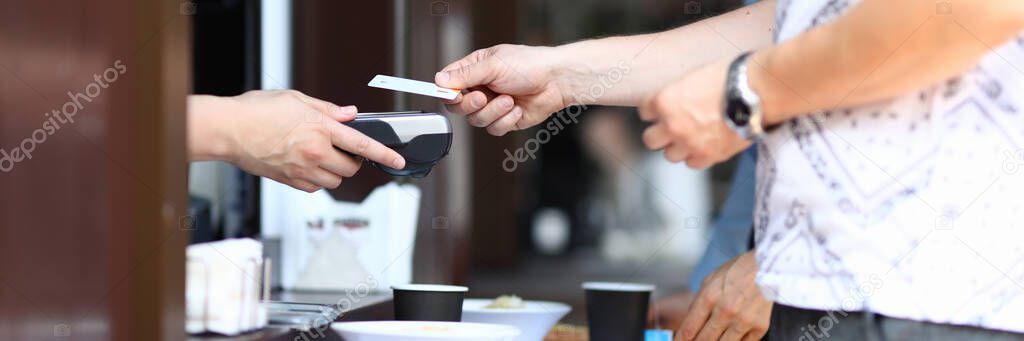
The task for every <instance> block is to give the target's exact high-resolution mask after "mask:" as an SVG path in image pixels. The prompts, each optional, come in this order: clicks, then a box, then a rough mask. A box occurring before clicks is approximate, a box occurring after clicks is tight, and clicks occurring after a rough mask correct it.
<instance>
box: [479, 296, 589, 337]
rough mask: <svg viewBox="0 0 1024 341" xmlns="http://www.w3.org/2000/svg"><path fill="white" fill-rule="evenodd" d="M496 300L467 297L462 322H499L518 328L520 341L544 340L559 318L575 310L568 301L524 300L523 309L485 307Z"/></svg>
mask: <svg viewBox="0 0 1024 341" xmlns="http://www.w3.org/2000/svg"><path fill="white" fill-rule="evenodd" d="M493 301H494V300H489V299H478V298H467V299H465V300H464V301H463V302H462V321H464V322H482V323H496V324H503V325H507V326H513V327H516V328H519V330H521V331H522V332H523V333H522V335H520V336H519V337H518V338H516V339H515V340H517V341H541V340H543V339H544V336H545V335H547V334H548V332H549V331H551V327H554V326H555V324H556V323H558V320H561V319H562V317H564V316H565V315H566V314H568V313H569V311H570V310H572V307H569V305H568V304H564V303H558V302H546V301H523V307H522V308H512V309H502V308H498V309H494V308H484V307H485V306H487V305H488V304H491V302H493Z"/></svg>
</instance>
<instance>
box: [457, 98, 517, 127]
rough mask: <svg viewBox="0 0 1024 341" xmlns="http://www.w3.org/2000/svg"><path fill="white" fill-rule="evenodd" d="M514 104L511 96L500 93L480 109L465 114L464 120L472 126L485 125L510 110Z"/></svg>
mask: <svg viewBox="0 0 1024 341" xmlns="http://www.w3.org/2000/svg"><path fill="white" fill-rule="evenodd" d="M514 105H515V101H513V100H512V96H509V95H501V96H498V97H497V98H495V99H494V100H493V101H490V103H487V105H486V106H484V108H483V109H480V111H477V112H475V113H473V114H471V115H469V116H466V121H467V122H469V124H470V125H472V126H474V127H479V128H482V127H486V126H489V125H491V123H494V121H496V120H497V119H498V118H499V117H502V116H504V115H505V114H507V113H509V112H510V111H512V106H514Z"/></svg>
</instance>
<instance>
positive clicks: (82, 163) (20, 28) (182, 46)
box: [0, 0, 190, 340]
mask: <svg viewBox="0 0 1024 341" xmlns="http://www.w3.org/2000/svg"><path fill="white" fill-rule="evenodd" d="M2 6H3V10H0V149H2V150H3V151H4V152H3V153H0V157H4V155H3V154H6V155H8V156H11V157H13V158H14V159H18V158H20V157H21V156H25V157H24V159H22V160H20V162H4V163H3V164H0V171H2V172H0V339H4V340H39V339H54V338H58V337H64V336H67V337H70V338H72V339H86V340H88V339H120V340H151V339H180V338H182V337H183V336H184V330H183V325H184V313H183V311H184V307H183V306H184V245H185V239H186V237H187V233H188V231H186V230H183V229H181V228H179V225H178V224H179V217H181V216H183V215H184V214H185V169H186V165H187V164H186V159H185V144H184V136H185V135H184V134H185V131H184V126H185V125H184V103H185V102H184V99H185V95H186V93H187V89H188V85H189V84H188V74H189V66H190V61H189V59H188V51H189V42H188V38H187V37H188V36H187V32H188V31H187V30H188V8H187V7H183V6H182V3H179V2H163V1H162V2H136V1H128V0H115V1H103V2H77V1H76V2H67V1H14V0H8V1H3V2H2ZM115 78H116V79H115ZM69 93H70V94H69ZM79 93H81V94H82V95H78V94H79ZM73 98H77V102H76V101H75V100H73ZM77 104H81V105H80V106H79V105H77ZM52 110H56V111H57V112H60V114H57V115H55V114H53V113H52ZM64 110H67V112H68V113H69V114H70V113H74V114H73V115H67V116H70V117H65V115H64V113H63V111H64ZM48 113H49V114H48ZM54 116H58V117H54ZM51 118H53V119H52V120H51ZM62 121H63V122H62ZM33 138H34V140H33ZM26 139H28V140H26ZM25 141H29V142H25ZM15 149H19V150H20V151H21V152H14V150H15ZM25 150H31V153H30V154H31V158H28V157H27V156H28V153H25V152H24V151H25Z"/></svg>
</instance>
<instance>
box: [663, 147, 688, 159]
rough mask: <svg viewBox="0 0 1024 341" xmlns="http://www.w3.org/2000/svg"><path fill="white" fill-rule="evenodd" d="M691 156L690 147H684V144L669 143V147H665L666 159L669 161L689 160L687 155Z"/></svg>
mask: <svg viewBox="0 0 1024 341" xmlns="http://www.w3.org/2000/svg"><path fill="white" fill-rule="evenodd" d="M689 156H690V150H689V148H684V147H683V146H680V145H675V144H672V145H669V146H668V147H667V148H665V159H666V160H668V161H669V162H680V161H684V160H687V157H689Z"/></svg>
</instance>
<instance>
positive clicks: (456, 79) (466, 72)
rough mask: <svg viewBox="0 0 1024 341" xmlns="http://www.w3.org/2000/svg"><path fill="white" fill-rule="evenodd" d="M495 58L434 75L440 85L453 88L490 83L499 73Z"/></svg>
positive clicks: (435, 80)
mask: <svg viewBox="0 0 1024 341" xmlns="http://www.w3.org/2000/svg"><path fill="white" fill-rule="evenodd" d="M493 60H494V58H485V59H483V60H481V61H479V62H476V63H473V64H469V65H466V66H463V67H460V68H458V69H453V70H448V71H441V72H438V73H437V74H436V75H434V82H435V83H437V85H438V86H440V87H443V88H451V89H460V90H461V89H466V88H472V87H476V86H482V85H487V84H490V83H491V82H493V81H494V79H495V78H497V77H496V75H497V71H498V70H497V67H496V64H495V63H494V62H493Z"/></svg>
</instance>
